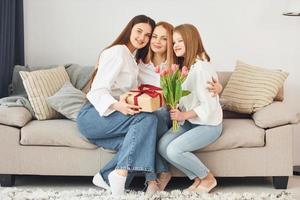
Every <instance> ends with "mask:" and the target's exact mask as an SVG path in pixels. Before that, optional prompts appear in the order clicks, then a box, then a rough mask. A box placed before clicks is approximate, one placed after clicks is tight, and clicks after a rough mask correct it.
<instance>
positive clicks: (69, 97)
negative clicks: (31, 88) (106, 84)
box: [47, 82, 86, 121]
mask: <svg viewBox="0 0 300 200" xmlns="http://www.w3.org/2000/svg"><path fill="white" fill-rule="evenodd" d="M85 102H86V97H85V94H84V93H83V92H81V91H80V90H78V89H76V88H75V87H74V86H73V85H72V84H71V83H70V82H66V83H65V84H64V85H63V86H62V88H61V89H60V90H59V91H58V92H56V93H55V94H54V95H53V96H51V97H48V98H47V103H48V104H49V105H50V106H51V107H52V108H53V109H54V110H56V111H57V112H59V113H61V114H62V115H64V116H65V117H66V118H68V119H71V120H73V121H76V118H77V115H78V112H79V111H80V108H81V107H82V106H83V104H84V103H85Z"/></svg>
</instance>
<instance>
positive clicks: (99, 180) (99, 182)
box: [93, 173, 109, 190]
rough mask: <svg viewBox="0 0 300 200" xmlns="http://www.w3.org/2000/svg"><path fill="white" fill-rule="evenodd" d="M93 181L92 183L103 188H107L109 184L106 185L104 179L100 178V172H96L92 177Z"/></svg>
mask: <svg viewBox="0 0 300 200" xmlns="http://www.w3.org/2000/svg"><path fill="white" fill-rule="evenodd" d="M93 183H94V185H96V186H98V187H101V188H103V189H105V190H108V189H109V185H107V183H106V182H105V181H104V179H103V178H102V176H101V175H100V173H97V174H96V175H95V176H94V178H93Z"/></svg>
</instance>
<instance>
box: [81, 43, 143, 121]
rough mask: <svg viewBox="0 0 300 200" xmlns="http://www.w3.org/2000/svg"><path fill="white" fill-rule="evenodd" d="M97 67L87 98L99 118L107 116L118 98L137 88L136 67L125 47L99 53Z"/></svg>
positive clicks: (120, 46)
mask: <svg viewBox="0 0 300 200" xmlns="http://www.w3.org/2000/svg"><path fill="white" fill-rule="evenodd" d="M98 67H99V68H98V72H97V74H96V76H95V79H94V81H93V83H92V86H91V90H90V91H89V92H88V94H87V98H88V100H89V101H90V103H91V104H92V105H93V106H94V107H95V109H96V110H97V111H98V112H99V114H100V116H108V115H110V114H111V113H113V112H114V111H115V110H114V109H112V108H110V106H111V105H112V104H113V103H115V102H117V101H118V100H119V96H120V95H121V94H123V93H125V92H128V91H129V90H131V89H133V88H136V87H137V86H138V81H137V77H138V66H137V63H136V61H135V57H134V55H133V54H132V53H131V52H130V51H129V49H128V48H127V46H126V45H115V46H113V47H111V48H109V49H105V50H104V51H103V52H102V53H101V55H100V58H99V65H98Z"/></svg>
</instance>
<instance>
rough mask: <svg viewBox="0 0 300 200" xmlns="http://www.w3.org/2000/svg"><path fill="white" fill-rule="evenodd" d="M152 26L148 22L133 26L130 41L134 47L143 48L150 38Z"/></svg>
mask: <svg viewBox="0 0 300 200" xmlns="http://www.w3.org/2000/svg"><path fill="white" fill-rule="evenodd" d="M151 32H152V28H151V26H150V25H149V24H147V23H138V24H135V25H134V26H133V27H132V30H131V34H130V43H131V45H132V47H133V48H134V49H141V48H143V47H145V46H146V45H147V43H148V42H149V40H150V36H151Z"/></svg>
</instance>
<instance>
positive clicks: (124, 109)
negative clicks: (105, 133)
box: [112, 100, 140, 115]
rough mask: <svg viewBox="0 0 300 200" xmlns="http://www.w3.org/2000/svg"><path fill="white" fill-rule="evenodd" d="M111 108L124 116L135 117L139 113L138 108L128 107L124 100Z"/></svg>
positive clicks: (134, 106)
mask: <svg viewBox="0 0 300 200" xmlns="http://www.w3.org/2000/svg"><path fill="white" fill-rule="evenodd" d="M112 108H113V109H115V110H117V111H119V112H121V113H123V114H124V115H135V114H137V113H139V112H140V107H139V106H136V105H130V104H128V103H126V102H125V100H120V101H118V102H116V103H114V104H113V105H112Z"/></svg>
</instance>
